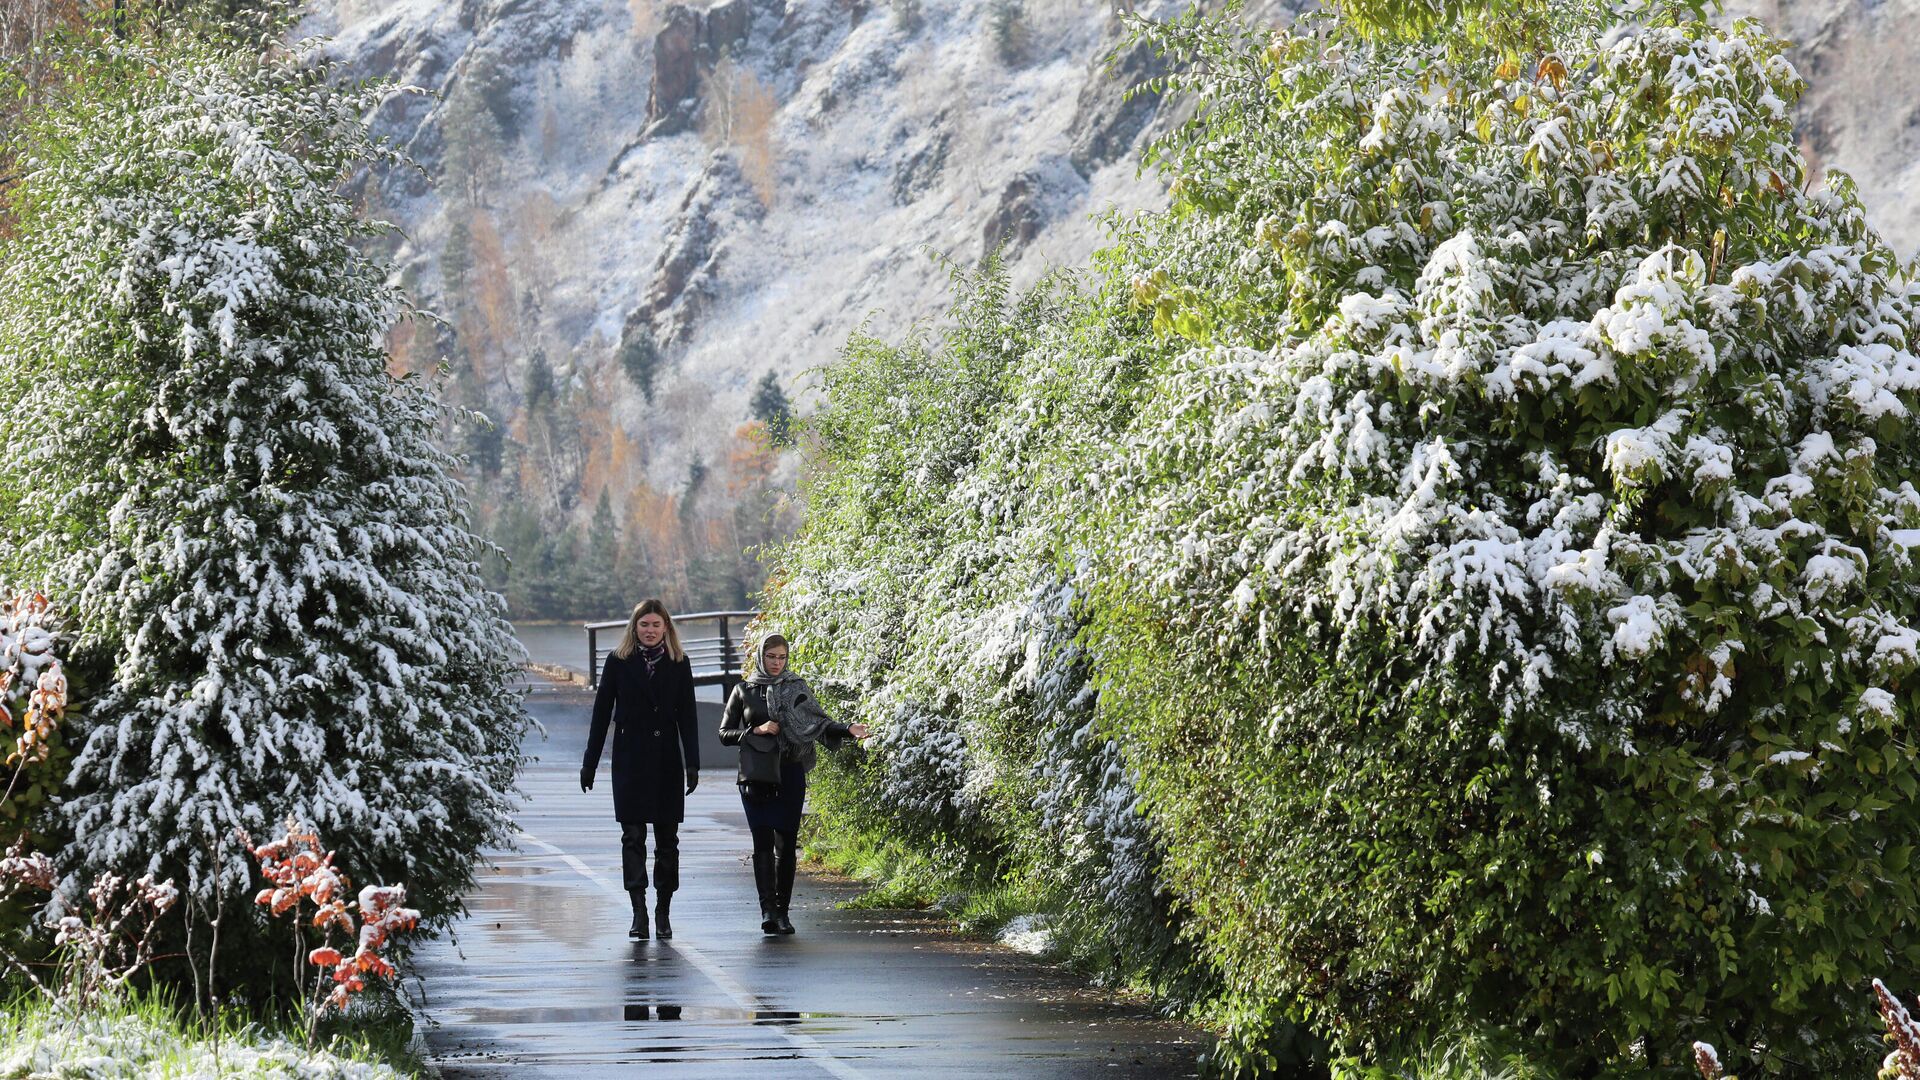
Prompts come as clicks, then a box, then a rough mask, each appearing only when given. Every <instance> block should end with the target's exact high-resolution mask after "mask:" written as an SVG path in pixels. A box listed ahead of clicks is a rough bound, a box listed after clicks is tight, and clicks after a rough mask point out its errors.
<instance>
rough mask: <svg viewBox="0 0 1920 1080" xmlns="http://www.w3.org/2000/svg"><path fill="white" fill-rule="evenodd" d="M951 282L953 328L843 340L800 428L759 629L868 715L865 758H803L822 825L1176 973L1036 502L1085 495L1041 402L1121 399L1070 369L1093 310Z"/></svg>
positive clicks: (1043, 509)
mask: <svg viewBox="0 0 1920 1080" xmlns="http://www.w3.org/2000/svg"><path fill="white" fill-rule="evenodd" d="M955 284H956V289H957V291H958V299H957V301H956V304H955V307H954V312H953V318H952V322H951V324H950V325H947V326H944V327H941V328H939V329H938V331H937V332H931V333H925V334H921V335H917V336H915V337H913V338H911V339H909V340H908V341H906V342H904V343H901V344H899V345H889V344H887V343H884V342H879V341H875V340H871V339H868V338H864V337H861V338H856V339H855V340H854V342H853V343H852V344H851V345H850V346H849V348H848V350H847V353H846V355H845V356H844V357H843V360H842V362H841V363H840V364H838V365H835V366H834V367H832V368H830V369H828V370H827V371H826V373H825V376H824V377H825V380H826V384H827V385H826V389H827V404H826V406H825V407H824V408H823V409H822V410H821V411H820V412H819V413H818V414H817V415H816V416H815V417H813V418H812V420H811V422H810V424H809V426H808V438H807V440H806V442H807V446H808V452H809V453H810V454H811V455H812V458H813V462H814V465H815V469H814V470H813V473H812V476H811V479H810V481H809V483H810V489H809V499H810V510H809V516H808V519H807V521H806V524H805V526H804V529H803V532H802V535H801V536H800V538H799V539H798V540H796V541H795V542H794V543H793V544H791V545H789V546H788V547H786V548H784V549H783V550H782V552H781V553H780V559H779V566H778V571H777V573H776V575H775V578H776V581H777V582H778V585H777V587H776V588H775V589H774V590H773V592H772V593H771V595H770V596H769V597H768V601H769V605H770V606H769V614H768V617H767V621H768V623H769V624H770V625H771V626H772V627H773V628H775V629H778V630H779V631H781V632H782V633H784V634H786V635H787V636H788V637H790V638H791V639H793V641H794V663H795V666H796V668H797V669H798V670H800V671H802V672H804V673H806V674H807V675H808V676H809V677H810V678H813V679H815V682H816V685H818V686H820V687H821V688H822V692H823V693H825V694H828V695H830V696H831V697H832V699H833V700H832V701H831V702H830V704H831V705H833V706H834V707H835V710H836V714H837V715H840V716H841V718H842V719H854V718H856V717H857V718H859V719H861V720H864V721H866V722H867V723H869V724H871V725H873V727H874V729H875V735H874V737H873V738H872V739H870V740H868V742H867V744H866V747H867V753H866V754H865V755H863V756H862V757H859V758H852V759H848V760H846V761H841V760H837V759H836V760H829V761H828V762H827V764H825V765H824V766H823V767H822V769H821V770H820V771H819V772H818V773H816V777H817V783H816V786H815V789H814V790H815V792H816V794H815V796H814V806H815V808H816V809H817V810H819V811H821V816H822V817H823V818H824V819H825V820H826V821H827V824H826V826H825V827H824V828H823V829H822V830H821V833H820V840H821V842H823V843H830V842H831V840H832V838H833V837H834V836H835V835H836V834H839V833H842V832H844V831H846V830H858V831H862V832H865V833H868V834H877V836H875V837H874V838H876V839H891V840H895V841H904V842H908V843H913V844H917V845H920V846H921V847H922V848H923V849H924V850H927V851H930V852H933V853H935V854H936V855H939V856H942V857H945V858H948V859H949V860H950V865H949V866H948V867H947V869H948V870H949V871H950V872H951V873H953V874H954V875H955V877H956V879H960V880H958V881H957V883H958V884H963V885H966V886H969V887H992V886H1010V887H1016V888H1020V889H1024V890H1027V891H1028V892H1029V893H1030V894H1032V895H1035V896H1037V897H1039V898H1040V902H1041V903H1042V904H1043V905H1044V906H1047V907H1049V908H1052V909H1054V910H1053V912H1052V914H1053V916H1054V917H1053V921H1052V923H1051V925H1052V926H1053V928H1054V929H1055V930H1056V933H1055V935H1054V937H1053V943H1054V944H1055V946H1057V947H1058V948H1060V949H1061V950H1063V951H1065V952H1067V953H1069V954H1072V955H1075V956H1077V957H1078V958H1080V959H1081V960H1083V961H1085V962H1088V963H1090V964H1091V965H1093V966H1095V967H1096V968H1097V969H1098V970H1100V971H1102V972H1104V973H1106V974H1108V975H1111V976H1113V977H1116V978H1137V979H1146V980H1150V981H1152V982H1153V983H1155V984H1156V985H1159V986H1161V987H1162V988H1163V989H1176V987H1175V986H1174V985H1173V984H1174V982H1175V981H1176V980H1177V979H1179V978H1180V977H1182V976H1184V975H1185V974H1186V972H1187V965H1186V963H1185V959H1186V956H1185V952H1184V950H1182V949H1181V948H1179V947H1178V945H1177V943H1176V942H1175V941H1174V940H1173V935H1172V920H1171V918H1170V915H1169V912H1168V910H1167V904H1166V897H1165V895H1164V893H1163V892H1161V891H1160V890H1159V889H1158V888H1157V886H1156V885H1155V883H1154V876H1153V866H1154V863H1155V861H1156V859H1157V858H1158V853H1157V850H1156V848H1155V845H1154V842H1153V839H1152V837H1151V835H1150V834H1149V832H1148V829H1147V826H1146V823H1145V821H1144V819H1143V818H1141V817H1140V815H1139V814H1138V813H1137V811H1136V808H1135V802H1136V798H1137V793H1136V792H1135V791H1134V789H1133V786H1132V774H1131V771H1130V770H1129V768H1128V766H1127V765H1126V763H1125V761H1124V760H1123V757H1122V755H1121V753H1120V750H1119V748H1118V747H1116V746H1115V745H1114V744H1113V743H1111V742H1110V741H1109V740H1108V739H1106V738H1105V736H1104V735H1103V734H1102V733H1101V732H1100V731H1099V730H1098V727H1097V718H1096V715H1095V710H1094V702H1095V700H1096V697H1097V695H1096V694H1095V692H1094V690H1093V688H1092V686H1091V684H1090V682H1089V674H1090V672H1089V669H1088V666H1087V663H1086V658H1085V655H1084V652H1083V650H1081V649H1080V648H1079V647H1078V646H1076V644H1075V642H1074V638H1075V635H1076V633H1077V632H1078V630H1079V626H1080V623H1079V619H1080V613H1079V611H1078V610H1077V607H1076V602H1075V597H1076V591H1075V589H1076V586H1074V585H1073V584H1072V581H1073V579H1074V576H1075V575H1076V574H1077V573H1078V570H1076V564H1075V561H1074V558H1073V556H1072V554H1071V553H1069V552H1065V551H1064V550H1063V549H1059V548H1057V547H1056V546H1055V540H1056V539H1057V537H1056V535H1055V531H1054V519H1053V515H1054V514H1056V513H1059V514H1063V515H1066V516H1068V517H1072V516H1075V512H1074V511H1072V510H1070V509H1068V507H1069V506H1084V501H1083V496H1084V492H1083V491H1082V490H1081V489H1080V488H1079V487H1078V485H1077V484H1076V483H1075V470H1074V469H1072V468H1066V467H1062V464H1061V462H1062V461H1064V460H1065V455H1067V454H1070V453H1072V452H1074V451H1073V448H1071V447H1069V446H1067V445H1064V444H1063V443H1062V442H1061V441H1060V439H1059V438H1058V436H1060V435H1062V434H1067V433H1068V430H1067V429H1062V428H1053V427H1050V426H1049V425H1048V424H1047V423H1046V422H1044V420H1043V419H1042V418H1041V417H1040V416H1039V415H1037V414H1039V413H1045V412H1051V411H1054V410H1062V409H1072V410H1075V411H1093V410H1096V409H1097V408H1098V407H1099V406H1098V403H1097V402H1098V400H1100V399H1104V398H1106V397H1107V396H1109V395H1111V394H1112V393H1113V392H1114V386H1113V384H1112V383H1111V382H1110V381H1109V380H1106V379H1092V380H1089V379H1087V378H1086V377H1085V375H1086V363H1085V360H1084V357H1085V355H1086V346H1084V345H1083V343H1082V342H1081V339H1080V336H1079V335H1080V330H1081V329H1082V328H1083V327H1086V328H1091V329H1095V330H1097V329H1098V328H1099V327H1100V325H1101V322H1100V320H1098V319H1092V318H1090V317H1089V312H1090V310H1091V305H1092V301H1091V300H1090V299H1089V298H1088V297H1085V296H1082V295H1080V293H1079V291H1078V290H1077V289H1075V288H1074V287H1073V285H1072V284H1071V283H1070V282H1066V281H1057V282H1053V283H1050V284H1048V285H1046V286H1043V287H1042V288H1040V289H1038V290H1036V291H1034V292H1033V293H1031V294H1030V295H1028V296H1027V297H1025V298H1024V299H1023V300H1021V301H1020V302H1019V303H1013V302H1011V301H1010V300H1009V297H1008V294H1007V287H1006V282H1005V278H1004V275H1003V274H1002V273H1001V272H1000V271H999V270H998V268H996V267H991V266H990V267H988V268H986V269H984V270H982V271H980V272H979V273H956V275H955ZM1109 306H1111V305H1109ZM1114 310H1115V311H1116V312H1117V314H1118V315H1119V316H1120V317H1121V318H1123V319H1131V316H1130V315H1128V314H1127V312H1126V311H1125V309H1124V307H1119V308H1115V309H1114ZM982 876H984V877H985V878H986V879H987V880H984V881H983V880H980V878H981V877H982Z"/></svg>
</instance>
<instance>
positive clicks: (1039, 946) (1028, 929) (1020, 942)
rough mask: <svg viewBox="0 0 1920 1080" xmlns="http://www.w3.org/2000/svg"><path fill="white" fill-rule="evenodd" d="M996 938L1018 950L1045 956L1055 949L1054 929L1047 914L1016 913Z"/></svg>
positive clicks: (1010, 947) (1008, 946)
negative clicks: (1049, 923) (1050, 925)
mask: <svg viewBox="0 0 1920 1080" xmlns="http://www.w3.org/2000/svg"><path fill="white" fill-rule="evenodd" d="M994 940H996V941H998V942H999V943H1000V944H1002V945H1005V946H1006V947H1007V948H1009V949H1013V950H1014V951H1016V952H1023V953H1026V954H1027V955H1029V956H1044V955H1045V954H1047V953H1048V952H1050V951H1052V949H1053V930H1052V928H1051V927H1049V925H1048V919H1047V917H1046V916H1045V915H1016V916H1014V917H1013V918H1011V919H1009V920H1007V925H1005V926H1003V927H1001V928H1000V933H999V934H998V935H997V936H996V937H995V938H994Z"/></svg>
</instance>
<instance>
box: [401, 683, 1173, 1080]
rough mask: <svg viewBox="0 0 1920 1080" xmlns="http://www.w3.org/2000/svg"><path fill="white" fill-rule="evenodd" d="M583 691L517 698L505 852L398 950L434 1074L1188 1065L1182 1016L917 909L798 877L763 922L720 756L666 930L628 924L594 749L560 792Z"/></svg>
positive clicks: (574, 760)
mask: <svg viewBox="0 0 1920 1080" xmlns="http://www.w3.org/2000/svg"><path fill="white" fill-rule="evenodd" d="M590 706H591V699H590V698H589V697H587V696H586V695H584V694H580V693H572V692H553V691H548V690H545V689H542V690H540V691H537V692H536V693H535V694H534V695H533V696H532V698H530V700H529V708H530V709H532V710H533V712H534V714H535V715H536V716H537V717H538V718H539V719H540V721H541V722H542V723H543V724H545V725H546V726H547V731H548V738H547V739H546V741H544V742H541V741H539V738H538V736H534V737H533V741H531V742H530V743H529V746H528V750H529V752H530V753H532V754H535V755H537V756H538V760H537V761H535V762H534V763H533V764H531V765H530V766H529V767H528V769H527V771H526V773H525V774H524V775H523V778H522V786H523V787H524V788H525V790H526V792H527V794H528V802H527V805H526V806H525V807H524V808H523V809H522V811H521V813H520V815H519V825H520V828H521V830H522V833H523V836H522V840H521V842H520V845H519V850H518V851H514V852H496V853H492V854H491V856H490V857H489V859H488V862H489V864H490V868H488V869H483V870H482V872H481V874H480V883H479V887H478V889H477V890H476V891H475V892H474V893H473V894H471V895H470V896H469V897H468V905H469V907H470V908H471V914H470V916H469V917H468V918H466V919H465V920H463V921H462V922H461V923H460V924H459V925H458V926H456V927H455V929H454V932H453V934H452V935H451V936H450V937H448V938H442V939H441V940H438V941H435V942H432V943H429V944H428V945H426V946H424V947H423V948H422V949H421V950H420V951H419V953H418V955H417V958H416V961H417V970H418V971H419V973H420V975H421V978H422V980H423V982H424V987H425V993H426V1005H425V1007H424V1009H423V1010H422V1011H423V1012H424V1013H425V1014H426V1017H427V1021H428V1026H427V1031H426V1041H427V1045H428V1047H429V1049H430V1050H431V1052H432V1055H433V1060H434V1062H435V1064H436V1065H438V1067H439V1068H440V1069H441V1071H442V1073H443V1074H444V1075H445V1076H447V1077H449V1078H452V1080H460V1078H469V1077H471V1078H479V1077H508V1076H511V1077H562V1076H564V1077H598V1076H616V1075H617V1076H629V1075H633V1074H635V1073H636V1072H639V1073H641V1074H642V1075H644V1076H647V1077H660V1078H677V1077H721V1076H735V1075H746V1074H749V1073H750V1074H751V1076H752V1077H753V1078H754V1080H760V1078H762V1077H819V1076H836V1077H841V1078H843V1080H851V1078H857V1077H890V1076H913V1077H968V1078H978V1077H988V1076H1020V1077H1058V1078H1077V1077H1096V1076H1098V1077H1116V1076H1118V1077H1169V1076H1187V1075H1193V1074H1194V1073H1195V1064H1194V1063H1195V1060H1196V1058H1197V1056H1198V1054H1199V1053H1200V1051H1201V1050H1202V1049H1203V1048H1204V1046H1205V1043H1206V1040H1205V1039H1204V1037H1203V1036H1202V1035H1201V1034H1200V1033H1198V1032H1196V1031H1194V1030H1193V1029H1191V1028H1187V1027H1184V1026H1182V1025H1178V1024H1174V1023H1170V1022H1168V1021H1165V1020H1162V1019H1160V1018H1158V1017H1156V1016H1154V1015H1153V1014H1152V1013H1151V1012H1148V1011H1146V1010H1142V1009H1140V1008H1138V1007H1133V1006H1126V1005H1118V1004H1114V1003H1112V1002H1110V1001H1107V1000H1104V999H1102V998H1101V997H1100V996H1099V995H1097V994H1095V993H1093V992H1091V991H1089V990H1087V989H1086V988H1085V987H1084V985H1083V984H1082V983H1081V982H1080V981H1079V980H1078V979H1076V978H1074V977H1073V976H1072V975H1070V974H1067V973H1063V972H1060V971H1057V970H1054V969H1051V968H1048V967H1046V966H1045V965H1042V964H1039V963H1036V962H1034V961H1033V960H1031V959H1030V958H1028V957H1024V956H1021V955H1020V954H1018V953H1014V952H1011V951H1009V950H1006V949H1002V948H998V947H995V946H990V945H984V944H980V943H977V942H971V941H967V940H964V939H961V938H958V937H956V936H954V935H953V934H951V933H948V932H946V931H945V930H944V929H943V925H942V923H941V922H940V921H939V920H938V919H936V918H934V917H932V916H929V915H925V914H922V913H919V912H911V911H905V912H902V911H842V910H839V909H838V908H836V907H835V905H836V904H837V903H839V902H840V901H842V900H845V899H847V898H849V897H850V896H852V895H854V893H856V892H857V891H858V890H857V888H855V887H854V886H850V885H846V884H842V883H836V882H829V881H822V880H820V879H817V878H811V877H806V876H803V877H802V878H801V880H800V881H799V882H798V884H797V886H796V888H795V890H794V892H795V896H794V901H793V920H794V923H795V924H796V925H797V926H798V927H799V933H798V934H797V935H796V936H793V937H785V938H769V937H764V936H763V935H762V934H761V933H760V912H759V907H758V904H757V902H756V900H755V897H754V891H753V873H752V870H751V868H750V866H749V863H748V852H749V850H750V847H749V843H748V840H747V834H746V827H745V823H744V819H743V818H742V816H741V813H740V801H739V796H738V795H736V794H735V793H734V790H733V785H732V783H731V771H730V770H725V771H723V770H718V769H710V770H709V771H708V772H706V773H705V774H704V775H703V776H702V778H701V784H700V788H699V790H698V791H696V792H695V793H694V794H693V795H692V796H691V797H690V798H689V799H688V801H687V820H686V823H685V824H684V825H682V826H681V833H680V836H681V840H680V850H681V891H680V892H679V893H678V894H676V895H675V897H674V904H673V924H674V931H675V938H674V940H672V941H668V942H661V941H646V942H632V941H629V940H627V938H626V926H627V920H628V911H627V907H626V895H625V894H624V893H622V892H621V891H620V888H619V886H620V850H619V831H618V827H617V826H616V825H615V824H614V822H613V811H612V805H611V796H610V795H609V794H608V788H609V787H610V786H611V785H610V782H609V780H608V778H607V774H606V767H605V765H604V764H603V765H602V769H601V777H600V780H599V782H598V783H597V784H596V785H595V789H594V791H593V792H591V793H588V794H582V793H581V791H580V788H579V781H578V771H579V755H580V749H581V747H582V746H583V745H584V744H585V741H586V725H587V718H588V713H589V709H590ZM708 764H710V765H711V764H715V763H712V762H710V763H708ZM749 1062H751V1063H752V1064H751V1065H748V1063H749ZM636 1066H646V1068H645V1069H644V1070H643V1071H642V1070H638V1069H636V1068H635V1067H636Z"/></svg>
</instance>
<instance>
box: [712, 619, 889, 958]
mask: <svg viewBox="0 0 1920 1080" xmlns="http://www.w3.org/2000/svg"><path fill="white" fill-rule="evenodd" d="M749 734H752V735H765V736H777V737H778V739H779V745H780V792H779V794H778V795H777V796H774V797H772V798H763V797H759V796H758V795H756V794H755V793H753V792H750V791H747V790H745V789H744V788H743V789H742V790H741V792H740V802H741V805H742V806H744V807H745V808H746V812H747V827H748V828H749V829H751V830H753V883H754V885H755V887H756V888H758V890H759V892H760V929H761V930H762V931H763V932H765V933H769V934H791V933H793V920H791V919H789V918H787V905H788V903H789V902H790V901H791V900H792V899H793V870H794V866H793V860H794V854H795V844H796V843H797V840H798V833H799V831H800V814H801V811H802V810H804V809H805V807H806V801H807V771H808V770H809V769H812V768H813V762H814V757H815V755H814V749H813V747H814V744H815V743H816V742H825V743H826V744H827V749H829V750H831V749H833V748H835V747H837V746H838V745H840V741H841V740H842V739H844V738H846V737H847V736H849V735H851V736H852V737H854V738H856V739H864V738H866V737H867V726H866V725H865V724H840V723H835V722H834V721H833V720H832V719H830V718H828V716H827V714H826V712H825V710H823V709H821V708H820V703H819V701H818V700H817V699H816V698H815V697H814V694H813V688H812V687H810V686H808V685H807V682H806V680H805V679H802V678H801V677H800V676H798V675H795V674H794V673H792V672H791V671H788V670H787V639H786V638H783V637H781V636H780V635H779V634H770V635H768V636H767V638H766V640H764V641H762V642H761V643H760V656H759V662H758V664H757V665H756V670H755V671H754V673H753V674H752V675H750V676H748V677H747V680H746V681H745V682H742V683H741V684H739V685H738V686H735V687H734V688H733V693H732V694H730V695H729V696H728V697H727V711H726V715H725V716H724V717H723V718H722V719H721V721H720V741H721V742H722V743H724V744H726V745H728V746H738V745H740V741H741V740H742V739H744V738H745V737H746V736H747V735H749Z"/></svg>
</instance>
